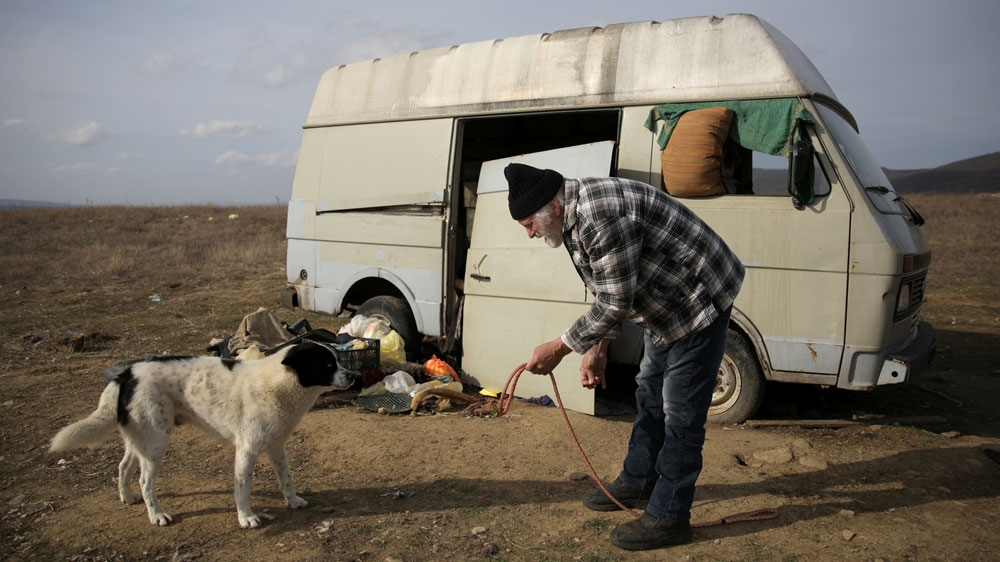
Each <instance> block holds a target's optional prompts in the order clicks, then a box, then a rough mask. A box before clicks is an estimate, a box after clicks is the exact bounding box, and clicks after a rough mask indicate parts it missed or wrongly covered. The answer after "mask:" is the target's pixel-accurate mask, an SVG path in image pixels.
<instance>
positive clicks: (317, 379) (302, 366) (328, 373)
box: [281, 341, 337, 387]
mask: <svg viewBox="0 0 1000 562" xmlns="http://www.w3.org/2000/svg"><path fill="white" fill-rule="evenodd" d="M281 364H282V365H284V366H286V367H288V368H289V369H291V370H292V371H293V372H294V373H295V376H297V377H298V379H299V383H300V384H302V386H305V387H309V386H330V385H331V384H332V383H333V376H334V375H335V374H336V373H337V356H336V355H334V353H333V350H332V349H330V348H328V347H325V346H322V345H320V344H318V343H315V342H311V341H306V342H303V343H300V344H298V345H296V346H294V347H292V348H291V349H289V350H288V353H286V354H285V356H284V357H283V358H282V359H281Z"/></svg>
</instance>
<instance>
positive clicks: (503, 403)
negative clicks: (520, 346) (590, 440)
mask: <svg viewBox="0 0 1000 562" xmlns="http://www.w3.org/2000/svg"><path fill="white" fill-rule="evenodd" d="M525 365H527V363H521V364H520V365H518V367H517V368H516V369H514V372H513V373H511V374H510V376H509V377H507V383H506V384H504V386H503V391H501V392H500V397H499V400H498V403H497V413H499V415H501V416H503V415H506V414H507V411H508V410H510V405H511V402H513V400H514V389H515V388H516V387H517V380H518V379H519V378H521V373H523V372H524V367H525ZM549 380H550V381H552V391H553V393H554V394H555V395H556V404H558V405H559V411H560V412H562V417H563V419H564V420H566V427H568V428H569V434H570V436H572V437H573V443H574V444H576V450H577V451H580V456H581V457H583V462H584V463H586V465H587V468H588V469H590V476H591V478H593V479H594V482H597V485H598V486H600V487H601V491H602V492H604V495H605V496H607V497H608V499H610V500H611V501H613V502H614V503H615V505H617V506H618V507H620V508H621V509H622V511H624V512H626V513H628V514H630V515H632V516H634V517H639V516H640V514H639V513H638V512H636V511H635V510H632V509H629V508H628V507H626V506H624V505H622V503H621V502H619V501H618V499H617V498H615V497H614V496H613V495H611V492H609V491H608V489H607V488H606V487H605V486H604V482H603V481H601V478H600V477H599V476H598V475H597V470H595V469H594V465H593V464H592V463H591V462H590V459H589V458H588V457H587V453H585V452H584V451H583V446H582V445H580V440H579V439H577V437H576V431H574V430H573V424H571V423H570V421H569V415H568V414H567V413H566V407H565V406H563V402H562V396H560V395H559V386H558V385H557V384H556V377H555V375H553V374H552V373H549ZM508 389H509V390H510V391H509V392H508ZM777 517H778V511H777V510H775V509H758V510H756V511H750V512H748V513H741V514H739V515H734V516H732V517H723V518H722V519H719V520H716V521H710V522H708V523H697V524H694V525H691V527H694V528H697V527H715V526H717V525H728V524H731V523H741V522H743V521H764V520H766V519H776V518H777Z"/></svg>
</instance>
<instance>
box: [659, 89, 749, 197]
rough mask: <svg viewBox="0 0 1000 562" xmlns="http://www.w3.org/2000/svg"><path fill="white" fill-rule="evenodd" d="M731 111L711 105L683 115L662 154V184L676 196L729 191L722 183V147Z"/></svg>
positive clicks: (696, 195) (729, 122)
mask: <svg viewBox="0 0 1000 562" xmlns="http://www.w3.org/2000/svg"><path fill="white" fill-rule="evenodd" d="M732 121H733V112H732V110H730V109H728V108H725V107H709V108H705V109H696V110H693V111H687V112H685V113H684V114H683V115H681V117H680V119H679V120H678V121H677V126H676V127H674V131H673V133H671V135H670V141H669V142H667V147H666V148H664V149H663V152H661V153H660V166H661V168H662V170H663V185H664V186H665V187H666V188H667V193H669V194H671V195H673V196H674V197H705V196H708V195H722V194H723V193H725V192H726V188H725V186H724V185H723V184H722V146H723V144H724V143H725V142H726V137H728V136H729V125H730V124H731V123H732Z"/></svg>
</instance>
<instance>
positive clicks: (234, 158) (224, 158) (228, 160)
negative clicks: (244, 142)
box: [212, 150, 250, 166]
mask: <svg viewBox="0 0 1000 562" xmlns="http://www.w3.org/2000/svg"><path fill="white" fill-rule="evenodd" d="M249 161H250V157H249V156H247V155H246V154H243V153H242V152H239V151H236V150H229V151H226V152H223V153H222V154H220V155H218V156H216V157H215V160H213V161H212V162H213V163H215V164H219V165H222V166H226V165H234V164H245V163H247V162H249Z"/></svg>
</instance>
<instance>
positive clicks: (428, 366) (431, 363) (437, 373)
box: [424, 355, 459, 382]
mask: <svg viewBox="0 0 1000 562" xmlns="http://www.w3.org/2000/svg"><path fill="white" fill-rule="evenodd" d="M424 369H425V370H426V372H427V376H429V377H451V380H453V381H455V382H458V380H459V379H458V373H456V372H455V369H452V368H451V365H449V364H447V363H445V362H444V361H443V360H441V359H438V356H437V355H431V358H430V359H428V360H427V362H426V363H424Z"/></svg>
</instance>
